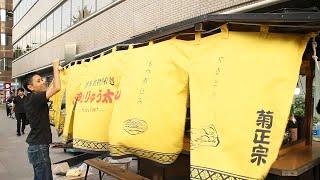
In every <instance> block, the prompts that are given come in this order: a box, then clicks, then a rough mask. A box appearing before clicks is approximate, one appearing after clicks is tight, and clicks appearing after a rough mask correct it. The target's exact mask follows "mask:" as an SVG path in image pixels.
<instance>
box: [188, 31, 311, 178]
mask: <svg viewBox="0 0 320 180" xmlns="http://www.w3.org/2000/svg"><path fill="white" fill-rule="evenodd" d="M307 40H308V38H307V37H306V36H303V35H296V34H274V33H260V32H222V33H219V34H215V35H212V36H208V37H206V38H202V39H201V40H199V41H198V43H194V45H193V46H190V49H189V52H188V53H189V55H190V57H191V59H192V62H191V64H190V66H189V77H190V82H189V83H190V98H191V99H190V100H191V179H208V178H209V177H210V176H211V177H217V178H218V177H229V178H230V179H263V178H264V177H265V176H266V175H267V173H268V171H269V169H270V167H271V165H272V163H273V162H274V161H275V159H276V158H277V155H278V151H279V148H280V146H281V143H282V139H283V136H284V131H285V127H286V123H287V118H288V114H289V110H290V105H291V102H292V98H293V92H294V89H295V87H296V83H297V80H298V75H299V67H300V64H301V59H302V54H303V52H304V49H305V46H306V43H307ZM190 52H191V53H190Z"/></svg>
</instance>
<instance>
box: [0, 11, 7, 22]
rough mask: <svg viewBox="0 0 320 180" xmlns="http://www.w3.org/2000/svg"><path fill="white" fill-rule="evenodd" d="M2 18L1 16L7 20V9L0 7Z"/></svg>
mask: <svg viewBox="0 0 320 180" xmlns="http://www.w3.org/2000/svg"><path fill="white" fill-rule="evenodd" d="M0 18H1V21H6V19H7V10H5V9H0Z"/></svg>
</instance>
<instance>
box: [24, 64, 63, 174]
mask: <svg viewBox="0 0 320 180" xmlns="http://www.w3.org/2000/svg"><path fill="white" fill-rule="evenodd" d="M52 65H53V78H54V79H53V86H52V87H49V88H47V85H46V82H45V81H44V80H43V78H42V77H41V76H40V75H39V74H37V73H32V74H29V75H27V76H26V77H25V80H24V88H25V89H27V90H28V91H29V92H31V93H30V94H28V95H27V97H26V101H25V110H26V115H27V119H29V122H30V127H31V131H30V133H29V135H28V137H27V140H26V142H27V143H28V144H29V146H28V158H29V162H30V164H32V166H33V170H34V180H52V179H53V178H52V170H51V160H50V156H49V144H50V143H52V134H51V129H50V122H49V108H48V105H47V102H48V99H49V98H50V97H51V96H53V95H54V94H56V93H57V92H59V91H60V88H61V85H60V76H59V60H55V61H53V62H52Z"/></svg>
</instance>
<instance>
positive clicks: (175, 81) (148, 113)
mask: <svg viewBox="0 0 320 180" xmlns="http://www.w3.org/2000/svg"><path fill="white" fill-rule="evenodd" d="M175 41H176V40H168V41H165V42H160V43H157V44H152V43H151V44H152V45H149V46H145V47H140V48H136V49H134V52H133V53H132V54H131V55H130V57H129V60H128V64H127V66H128V68H127V70H126V71H125V73H124V74H123V77H122V79H121V83H120V90H121V98H120V99H119V100H118V101H116V103H115V107H114V111H113V114H112V120H111V122H110V126H109V139H110V152H111V155H112V156H122V155H129V154H133V155H136V156H139V157H141V158H147V159H150V160H153V161H156V162H159V163H163V164H170V163H172V162H174V160H175V159H176V158H177V157H178V155H179V153H180V152H181V149H182V145H183V136H184V124H185V114H186V101H187V93H188V75H187V72H186V71H185V69H183V66H182V64H183V63H184V62H185V61H186V60H187V59H186V57H185V56H184V55H183V54H182V52H181V51H179V50H178V49H177V47H176V46H175V44H174V42H175Z"/></svg>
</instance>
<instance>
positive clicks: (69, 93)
mask: <svg viewBox="0 0 320 180" xmlns="http://www.w3.org/2000/svg"><path fill="white" fill-rule="evenodd" d="M77 62H79V63H80V62H81V61H77ZM67 67H68V68H67ZM67 67H65V70H64V71H65V73H66V81H67V82H68V83H67V84H66V90H65V91H66V92H65V96H66V115H65V123H64V127H63V133H62V139H63V141H64V142H70V141H71V140H72V139H73V120H74V109H75V107H76V99H75V97H76V94H77V93H78V92H79V91H80V85H81V84H80V83H81V82H80V81H79V79H81V78H82V77H85V76H86V75H87V74H86V72H87V62H85V61H83V62H82V63H81V64H74V65H71V64H69V65H68V66H67Z"/></svg>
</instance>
